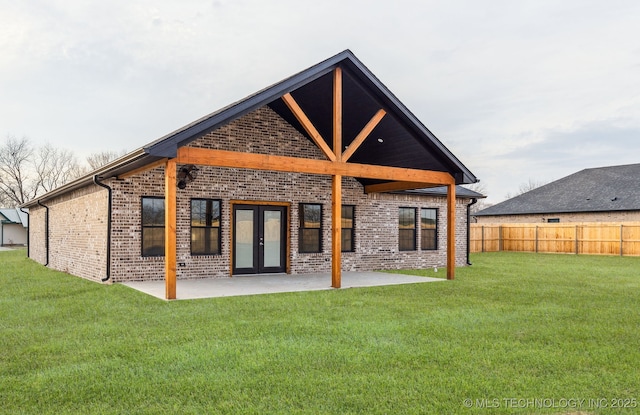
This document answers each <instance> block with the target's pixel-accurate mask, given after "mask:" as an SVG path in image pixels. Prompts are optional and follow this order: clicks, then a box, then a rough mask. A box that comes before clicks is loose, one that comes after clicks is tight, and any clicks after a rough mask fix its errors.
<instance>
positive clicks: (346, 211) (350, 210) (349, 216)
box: [342, 205, 355, 252]
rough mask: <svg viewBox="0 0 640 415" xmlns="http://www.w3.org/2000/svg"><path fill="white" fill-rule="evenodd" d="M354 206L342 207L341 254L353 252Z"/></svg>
mask: <svg viewBox="0 0 640 415" xmlns="http://www.w3.org/2000/svg"><path fill="white" fill-rule="evenodd" d="M354 210H355V206H349V205H342V252H353V251H355V245H354V243H353V236H354V223H355V222H354V220H355V217H354V215H353V214H354Z"/></svg>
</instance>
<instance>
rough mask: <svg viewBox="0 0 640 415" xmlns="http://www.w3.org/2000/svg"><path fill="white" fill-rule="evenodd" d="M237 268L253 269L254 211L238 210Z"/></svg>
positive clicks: (235, 251) (235, 250)
mask: <svg viewBox="0 0 640 415" xmlns="http://www.w3.org/2000/svg"><path fill="white" fill-rule="evenodd" d="M235 230H236V234H235V237H236V246H235V249H234V253H235V254H234V255H235V257H236V258H235V259H236V268H253V210H242V209H238V210H236V229H235Z"/></svg>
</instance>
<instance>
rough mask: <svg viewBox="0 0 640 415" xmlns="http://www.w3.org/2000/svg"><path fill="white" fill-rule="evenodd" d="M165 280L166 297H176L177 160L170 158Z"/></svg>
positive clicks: (166, 186)
mask: <svg viewBox="0 0 640 415" xmlns="http://www.w3.org/2000/svg"><path fill="white" fill-rule="evenodd" d="M164 179H165V180H164V212H165V213H164V270H165V272H164V281H165V298H166V299H167V300H175V299H176V255H177V254H176V218H177V215H176V187H177V185H176V161H175V159H172V160H168V161H167V163H166V165H165V171H164Z"/></svg>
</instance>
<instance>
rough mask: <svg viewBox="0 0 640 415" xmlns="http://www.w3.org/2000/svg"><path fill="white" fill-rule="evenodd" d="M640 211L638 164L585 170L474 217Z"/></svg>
mask: <svg viewBox="0 0 640 415" xmlns="http://www.w3.org/2000/svg"><path fill="white" fill-rule="evenodd" d="M620 210H640V164H627V165H623V166H610V167H599V168H593V169H585V170H582V171H579V172H577V173H574V174H572V175H570V176H567V177H563V178H562V179H559V180H556V181H555V182H551V183H549V184H546V185H544V186H541V187H538V188H536V189H533V190H531V191H529V192H526V193H523V194H521V195H519V196H516V197H514V198H512V199H509V200H505V201H504V202H502V203H498V204H496V205H493V206H491V207H488V208H486V209H484V210H481V211H480V212H478V213H476V216H495V215H525V214H532V213H570V212H607V211H620Z"/></svg>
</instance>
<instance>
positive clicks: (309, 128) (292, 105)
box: [282, 93, 336, 161]
mask: <svg viewBox="0 0 640 415" xmlns="http://www.w3.org/2000/svg"><path fill="white" fill-rule="evenodd" d="M282 100H283V101H284V103H285V104H287V106H288V107H289V109H290V110H291V112H292V113H293V115H295V116H296V118H297V119H298V121H300V124H302V127H304V129H305V131H306V132H307V133H308V134H309V136H311V139H312V140H313V142H314V143H316V145H317V146H318V148H320V150H322V152H323V153H324V155H325V156H326V157H327V158H328V159H329V160H331V161H335V160H336V155H335V154H334V153H333V151H332V150H331V149H330V148H329V146H328V145H327V143H326V141H324V138H322V136H321V135H320V133H319V132H318V130H317V129H316V127H314V125H313V123H312V122H311V120H310V119H309V117H307V114H305V113H304V111H303V110H302V108H300V105H298V103H297V102H296V100H295V99H293V97H292V96H291V94H290V93H286V94H284V95H283V96H282Z"/></svg>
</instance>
